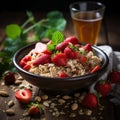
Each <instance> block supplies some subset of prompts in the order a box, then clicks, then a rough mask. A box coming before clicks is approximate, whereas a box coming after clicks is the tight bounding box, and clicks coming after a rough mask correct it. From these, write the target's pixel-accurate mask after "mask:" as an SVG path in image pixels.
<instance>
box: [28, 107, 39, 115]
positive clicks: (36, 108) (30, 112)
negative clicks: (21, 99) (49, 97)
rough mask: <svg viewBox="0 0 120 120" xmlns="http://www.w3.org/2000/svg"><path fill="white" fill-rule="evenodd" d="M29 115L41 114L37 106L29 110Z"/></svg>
mask: <svg viewBox="0 0 120 120" xmlns="http://www.w3.org/2000/svg"><path fill="white" fill-rule="evenodd" d="M28 113H29V115H37V114H39V113H40V111H39V108H38V107H37V106H31V107H30V108H29V110H28Z"/></svg>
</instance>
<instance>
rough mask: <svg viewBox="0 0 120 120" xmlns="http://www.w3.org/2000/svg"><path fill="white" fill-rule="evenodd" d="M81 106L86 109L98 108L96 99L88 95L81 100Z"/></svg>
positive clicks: (92, 95)
mask: <svg viewBox="0 0 120 120" xmlns="http://www.w3.org/2000/svg"><path fill="white" fill-rule="evenodd" d="M82 105H83V106H85V107H87V108H96V107H97V106H98V99H97V97H96V95H95V94H93V93H88V94H86V95H85V97H84V99H83V100H82Z"/></svg>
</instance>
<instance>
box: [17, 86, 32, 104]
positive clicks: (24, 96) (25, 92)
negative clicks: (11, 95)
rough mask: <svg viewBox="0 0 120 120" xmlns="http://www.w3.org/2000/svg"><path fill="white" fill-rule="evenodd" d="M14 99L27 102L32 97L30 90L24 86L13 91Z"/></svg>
mask: <svg viewBox="0 0 120 120" xmlns="http://www.w3.org/2000/svg"><path fill="white" fill-rule="evenodd" d="M15 97H16V99H17V100H18V101H19V102H21V103H29V102H30V100H31V98H32V91H31V90H30V89H27V88H24V89H20V90H18V91H16V92H15Z"/></svg>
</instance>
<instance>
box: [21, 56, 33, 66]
mask: <svg viewBox="0 0 120 120" xmlns="http://www.w3.org/2000/svg"><path fill="white" fill-rule="evenodd" d="M31 59H32V56H31V55H26V56H24V57H23V58H22V59H21V60H20V62H19V65H20V66H21V67H24V66H25V65H26V64H27V62H28V61H30V60H31Z"/></svg>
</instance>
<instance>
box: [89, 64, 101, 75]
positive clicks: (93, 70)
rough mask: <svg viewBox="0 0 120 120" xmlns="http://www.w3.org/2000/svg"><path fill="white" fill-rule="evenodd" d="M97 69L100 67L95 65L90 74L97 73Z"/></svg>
mask: <svg viewBox="0 0 120 120" xmlns="http://www.w3.org/2000/svg"><path fill="white" fill-rule="evenodd" d="M99 69H100V66H99V65H97V66H95V67H94V68H93V69H92V70H91V71H90V73H94V72H96V71H98V70H99Z"/></svg>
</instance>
